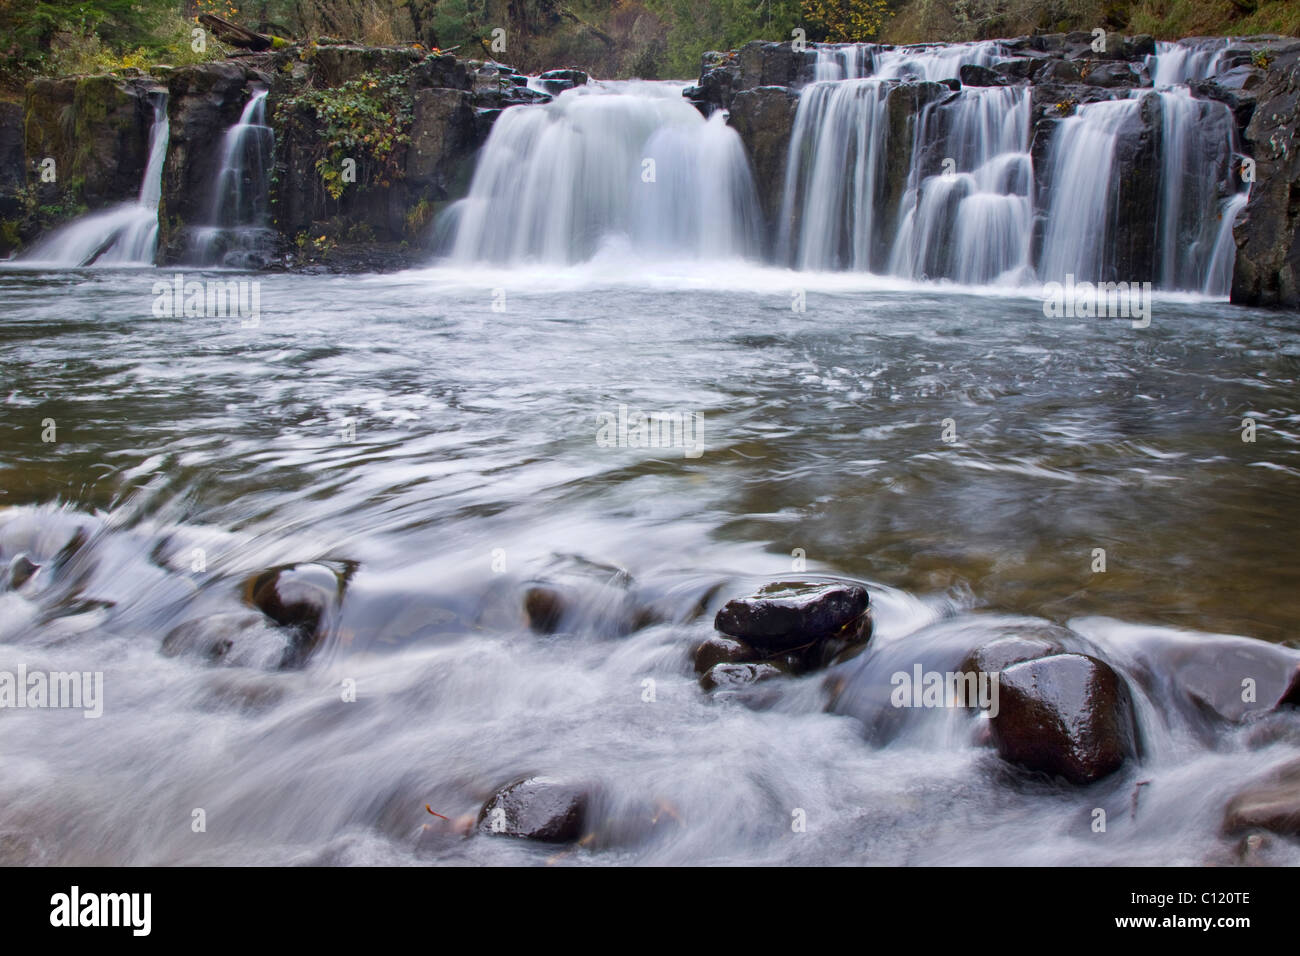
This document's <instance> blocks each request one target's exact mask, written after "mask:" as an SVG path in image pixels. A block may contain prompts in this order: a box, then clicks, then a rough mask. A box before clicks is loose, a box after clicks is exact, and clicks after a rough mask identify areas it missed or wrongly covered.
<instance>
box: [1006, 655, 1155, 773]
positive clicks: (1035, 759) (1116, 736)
mask: <svg viewBox="0 0 1300 956" xmlns="http://www.w3.org/2000/svg"><path fill="white" fill-rule="evenodd" d="M998 686H999V709H998V714H997V716H996V717H994V718H992V720H991V724H992V727H991V730H992V738H993V742H994V744H995V745H996V746H997V748H998V752H999V753H1000V754H1001V755H1002V757H1003V759H1005V760H1007V761H1008V762H1010V763H1013V764H1017V765H1019V766H1021V767H1024V768H1026V769H1028V770H1035V771H1040V772H1042V773H1047V774H1050V775H1052V776H1059V777H1064V778H1065V779H1066V780H1068V781H1070V782H1071V783H1076V784H1086V783H1092V782H1093V781H1096V780H1100V779H1101V778H1103V777H1106V776H1108V775H1109V774H1112V773H1114V772H1115V771H1116V770H1118V769H1119V768H1120V767H1121V766H1122V765H1123V763H1124V761H1125V759H1127V758H1128V757H1130V756H1133V755H1135V754H1136V752H1137V733H1136V730H1135V727H1134V722H1133V707H1132V702H1131V700H1130V698H1129V694H1128V689H1127V688H1126V687H1125V685H1124V682H1123V680H1122V679H1121V678H1120V677H1119V675H1118V674H1116V673H1115V671H1114V670H1112V669H1111V667H1110V666H1109V665H1108V664H1106V663H1104V662H1103V661H1100V660H1098V659H1096V658H1094V657H1087V656H1085V655H1082V654H1058V655H1054V656H1052V657H1044V658H1040V659H1038V660H1033V661H1026V662H1024V663H1021V664H1015V665H1013V666H1011V667H1008V668H1007V669H1006V670H1004V671H1003V672H1002V674H1001V677H1000V678H999V682H998Z"/></svg>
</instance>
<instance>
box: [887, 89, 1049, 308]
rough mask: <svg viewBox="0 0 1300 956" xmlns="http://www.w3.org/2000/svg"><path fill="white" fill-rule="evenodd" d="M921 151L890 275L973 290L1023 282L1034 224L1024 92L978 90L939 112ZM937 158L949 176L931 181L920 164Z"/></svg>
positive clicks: (927, 119) (922, 131) (926, 120)
mask: <svg viewBox="0 0 1300 956" xmlns="http://www.w3.org/2000/svg"><path fill="white" fill-rule="evenodd" d="M915 142H916V145H915V147H914V158H913V162H912V171H911V175H910V177H909V184H908V185H909V188H908V192H907V194H906V195H905V196H904V199H903V214H902V216H901V217H900V225H899V230H898V235H897V237H896V239H895V241H894V253H893V257H892V259H891V262H890V267H891V268H890V271H891V272H893V273H895V274H896V275H902V276H907V277H910V278H917V279H920V278H935V277H946V278H951V279H954V280H955V281H958V282H963V283H970V284H984V283H989V282H993V281H996V280H999V279H1000V278H1001V279H1003V281H1013V280H1016V279H1018V278H1020V273H1021V271H1022V270H1024V269H1026V268H1027V266H1028V262H1029V235H1030V226H1031V222H1032V216H1033V213H1032V208H1031V201H1030V193H1031V187H1032V185H1033V163H1032V160H1031V159H1030V156H1029V97H1028V96H1027V95H1026V89H1025V87H1023V86H1011V87H979V88H974V89H970V90H967V91H965V92H963V93H962V94H961V95H959V96H957V97H956V98H954V99H953V100H952V102H950V103H937V104H934V105H932V106H931V107H929V108H928V109H927V110H926V111H925V112H924V113H923V114H922V116H921V117H920V121H919V126H918V130H917V135H916V137H915ZM940 158H941V165H943V164H946V165H947V166H948V169H947V170H946V171H942V172H938V173H931V174H929V175H926V172H927V171H928V166H925V167H923V166H922V163H927V162H928V163H930V164H932V163H933V162H934V161H935V160H939V159H940ZM1004 277H1005V278H1004Z"/></svg>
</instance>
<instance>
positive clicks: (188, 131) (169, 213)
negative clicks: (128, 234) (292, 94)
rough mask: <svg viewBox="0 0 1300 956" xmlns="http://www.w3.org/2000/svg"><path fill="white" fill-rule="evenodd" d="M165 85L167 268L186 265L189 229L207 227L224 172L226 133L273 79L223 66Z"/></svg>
mask: <svg viewBox="0 0 1300 956" xmlns="http://www.w3.org/2000/svg"><path fill="white" fill-rule="evenodd" d="M159 73H160V75H159V79H160V80H162V81H163V82H164V83H166V85H167V93H168V95H167V115H168V121H169V123H170V125H171V130H170V140H169V142H168V146H167V162H166V165H165V166H164V167H163V194H162V202H161V203H160V205H159V210H158V219H159V226H160V233H159V237H158V243H159V247H160V248H162V249H163V250H164V252H163V255H162V257H161V258H162V260H163V261H164V262H175V261H183V257H184V254H185V252H186V245H185V229H186V227H187V226H189V225H198V224H206V219H207V217H208V215H209V213H210V207H211V204H212V190H213V183H214V182H215V181H216V177H217V174H218V171H219V169H220V166H221V160H222V149H221V145H222V142H223V140H224V138H225V135H226V130H228V129H229V128H230V127H231V126H233V125H234V124H235V123H236V122H238V120H239V116H240V113H242V112H243V109H244V104H245V103H247V102H248V99H249V97H250V96H251V95H252V92H253V89H254V88H255V87H257V86H261V87H263V88H266V87H269V86H270V83H271V78H270V76H269V75H268V74H266V73H262V72H259V71H256V70H253V69H250V68H249V67H247V66H245V65H244V64H242V63H233V62H226V61H219V62H215V63H203V64H199V65H196V66H187V67H180V68H177V69H174V70H172V69H168V70H166V71H159Z"/></svg>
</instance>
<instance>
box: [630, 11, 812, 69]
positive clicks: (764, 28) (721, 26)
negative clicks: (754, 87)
mask: <svg viewBox="0 0 1300 956" xmlns="http://www.w3.org/2000/svg"><path fill="white" fill-rule="evenodd" d="M646 6H647V7H648V8H649V9H650V10H651V11H653V12H654V13H656V14H658V15H659V16H660V17H662V18H663V19H664V20H666V21H667V22H668V23H670V24H672V26H671V28H670V30H669V33H668V52H667V63H666V64H665V66H666V70H665V72H666V73H667V74H668V75H670V76H676V77H681V78H688V77H693V76H696V75H698V74H699V70H700V56H701V54H703V53H704V52H705V51H706V50H731V49H735V48H736V47H740V46H744V45H745V44H746V43H748V42H749V41H751V40H789V39H790V35H791V34H790V31H791V30H793V29H795V28H796V27H799V26H802V25H803V24H802V13H801V11H800V3H799V0H647V3H646Z"/></svg>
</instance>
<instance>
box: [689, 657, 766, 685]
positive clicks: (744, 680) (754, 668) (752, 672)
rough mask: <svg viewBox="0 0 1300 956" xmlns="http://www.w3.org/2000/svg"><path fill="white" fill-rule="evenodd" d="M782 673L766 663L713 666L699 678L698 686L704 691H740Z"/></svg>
mask: <svg viewBox="0 0 1300 956" xmlns="http://www.w3.org/2000/svg"><path fill="white" fill-rule="evenodd" d="M784 673H785V670H784V669H783V668H781V667H779V666H777V665H776V664H773V663H769V662H767V661H762V662H759V663H753V664H714V665H713V666H712V667H711V668H709V670H708V672H707V673H706V674H705V675H704V676H703V677H701V678H700V686H701V687H703V688H704V689H705V690H741V689H743V688H746V687H752V686H753V685H755V684H758V683H761V682H763V681H765V680H771V679H772V678H773V677H780V676H781V675H782V674H784Z"/></svg>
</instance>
